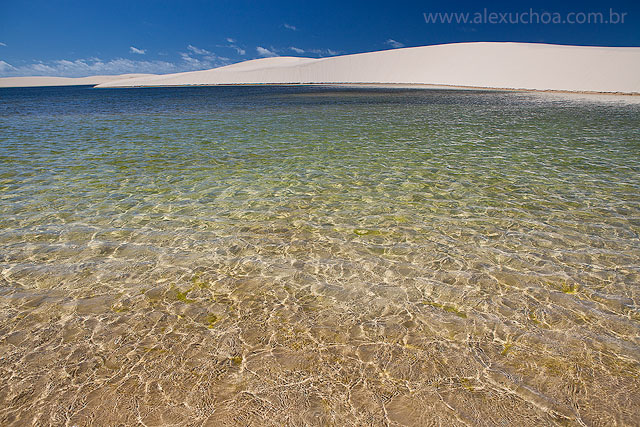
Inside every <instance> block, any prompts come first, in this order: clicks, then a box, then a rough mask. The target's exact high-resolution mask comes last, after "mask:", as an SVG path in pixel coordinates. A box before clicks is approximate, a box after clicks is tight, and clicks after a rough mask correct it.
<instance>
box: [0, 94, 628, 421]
mask: <svg viewBox="0 0 640 427" xmlns="http://www.w3.org/2000/svg"><path fill="white" fill-rule="evenodd" d="M639 235H640V100H638V99H636V98H635V97H593V96H592V97H587V96H580V95H552V94H532V93H519V92H488V91H484V92H483V91H452V90H413V89H385V88H340V89H339V88H331V87H265V88H259V87H235V88H234V87H218V88H215V87H212V88H167V89H161V88H156V89H126V90H97V89H91V88H88V87H72V88H32V89H1V90H0V383H1V384H2V386H1V387H0V423H1V424H3V425H6V424H11V423H14V424H16V425H18V424H23V423H31V422H37V423H42V424H56V425H58V424H60V425H62V424H67V425H87V424H91V423H94V424H96V423H97V424H105V423H106V424H111V425H116V424H119V423H121V424H127V425H130V424H138V423H144V424H146V425H170V424H174V425H186V424H189V425H191V424H194V425H199V424H207V425H223V424H224V423H228V424H231V425H236V424H237V425H247V424H250V425H271V424H273V425H285V424H290V425H305V424H311V425H323V424H324V425H326V424H333V425H345V424H351V425H354V424H355V425H385V424H387V425H428V424H437V423H441V424H444V425H496V424H498V425H500V424H504V425H554V424H560V425H565V424H568V425H612V424H615V423H618V424H626V425H632V424H634V423H637V421H638V419H640V409H639V408H640V397H639V396H640V294H639V292H640V238H639Z"/></svg>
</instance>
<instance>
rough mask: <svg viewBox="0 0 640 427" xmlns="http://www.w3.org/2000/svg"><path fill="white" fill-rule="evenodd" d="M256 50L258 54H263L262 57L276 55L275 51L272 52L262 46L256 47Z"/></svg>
mask: <svg viewBox="0 0 640 427" xmlns="http://www.w3.org/2000/svg"><path fill="white" fill-rule="evenodd" d="M271 49H273V48H271ZM256 52H258V55H260V56H264V57H270V56H278V54H277V53H275V52H273V51H272V50H269V49H266V48H264V47H262V46H258V47H256Z"/></svg>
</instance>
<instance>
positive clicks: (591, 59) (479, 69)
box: [0, 42, 640, 93]
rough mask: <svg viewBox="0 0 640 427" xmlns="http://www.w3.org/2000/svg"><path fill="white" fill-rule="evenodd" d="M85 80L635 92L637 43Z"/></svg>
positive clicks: (448, 47) (360, 57)
mask: <svg viewBox="0 0 640 427" xmlns="http://www.w3.org/2000/svg"><path fill="white" fill-rule="evenodd" d="M122 77H124V76H122ZM94 78H95V79H97V80H96V81H95V82H92V81H91V80H90V79H94ZM11 79H33V83H34V84H32V85H36V84H37V85H42V84H43V83H47V84H49V83H48V80H46V81H45V79H58V80H60V82H62V81H66V80H67V79H61V78H53V77H21V78H5V79H0V86H6V85H7V83H11V81H10V80H11ZM86 79H87V80H83V79H72V80H73V82H69V83H64V84H92V83H96V84H97V87H101V88H103V87H134V86H183V85H220V84H300V83H316V84H323V83H326V84H338V83H342V84H356V83H358V84H361V83H370V84H427V85H438V86H457V87H479V88H502V89H529V90H555V91H575V92H618V93H640V47H585V46H560V45H548V44H536V43H484V42H483V43H454V44H444V45H435V46H424V47H413V48H404V49H393V50H385V51H380V52H370V53H360V54H355V55H343V56H334V57H330V58H322V59H313V58H293V57H275V58H264V59H255V60H251V61H246V62H241V63H238V64H233V65H229V66H226V67H220V68H214V69H211V70H204V71H192V72H186V73H177V74H166V75H145V76H142V77H132V76H131V75H128V76H127V78H119V77H118V76H98V77H87V78H86ZM100 79H104V80H100ZM58 80H55V81H56V82H58ZM80 80H82V81H83V82H82V83H81V82H79V81H80ZM24 82H25V81H24V80H20V81H19V83H21V84H20V85H25V84H24ZM29 82H31V81H29ZM36 82H37V83H36ZM56 84H63V83H56ZM14 85H15V84H14Z"/></svg>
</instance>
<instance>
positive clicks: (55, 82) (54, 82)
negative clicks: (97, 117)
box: [0, 74, 153, 87]
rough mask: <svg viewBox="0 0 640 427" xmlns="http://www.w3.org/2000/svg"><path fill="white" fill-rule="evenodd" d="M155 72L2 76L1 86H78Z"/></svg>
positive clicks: (148, 75) (147, 75) (145, 75)
mask: <svg viewBox="0 0 640 427" xmlns="http://www.w3.org/2000/svg"><path fill="white" fill-rule="evenodd" d="M151 76H153V74H120V75H117V76H91V77H77V78H73V77H40V76H34V77H1V78H0V87H33V86H77V85H97V84H100V83H105V82H108V81H111V80H126V79H130V78H135V77H138V78H139V77H151Z"/></svg>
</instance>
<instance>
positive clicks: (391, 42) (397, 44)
mask: <svg viewBox="0 0 640 427" xmlns="http://www.w3.org/2000/svg"><path fill="white" fill-rule="evenodd" d="M384 44H388V45H389V46H391V47H393V48H396V49H397V48H399V47H404V43H400V42H398V41H395V40H394V39H389V40H387V41H386V42H384Z"/></svg>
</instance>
